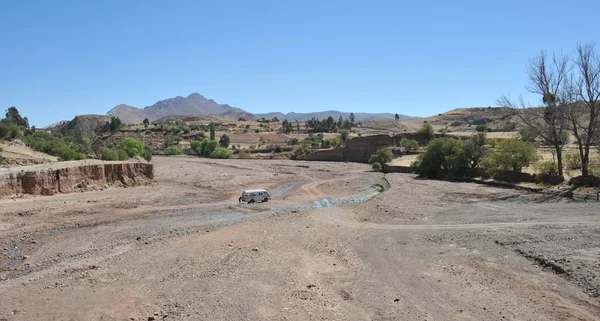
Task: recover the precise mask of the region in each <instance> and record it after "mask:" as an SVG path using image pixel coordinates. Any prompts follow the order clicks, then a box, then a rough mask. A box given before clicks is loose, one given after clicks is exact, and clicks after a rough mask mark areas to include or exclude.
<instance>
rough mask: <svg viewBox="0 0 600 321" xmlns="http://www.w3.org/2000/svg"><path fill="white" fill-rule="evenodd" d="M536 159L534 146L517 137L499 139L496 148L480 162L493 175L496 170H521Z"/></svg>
mask: <svg viewBox="0 0 600 321" xmlns="http://www.w3.org/2000/svg"><path fill="white" fill-rule="evenodd" d="M537 160H538V156H537V152H536V148H535V146H533V145H532V144H530V143H527V142H524V141H522V140H520V139H518V138H509V139H504V140H501V141H500V142H499V143H498V146H497V148H496V150H494V151H493V152H492V153H490V154H489V155H488V156H487V157H485V158H484V159H483V161H482V163H483V164H484V165H485V167H486V168H487V169H488V174H490V175H493V174H494V173H495V172H496V171H498V170H501V171H516V172H521V171H522V170H523V168H524V167H525V166H528V165H530V164H532V163H534V162H536V161H537Z"/></svg>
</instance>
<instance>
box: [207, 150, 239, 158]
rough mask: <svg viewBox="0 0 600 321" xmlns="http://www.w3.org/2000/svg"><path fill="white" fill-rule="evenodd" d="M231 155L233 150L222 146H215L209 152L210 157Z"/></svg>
mask: <svg viewBox="0 0 600 321" xmlns="http://www.w3.org/2000/svg"><path fill="white" fill-rule="evenodd" d="M231 156H233V152H232V151H231V150H229V149H226V148H223V147H217V148H215V150H213V151H212V152H211V153H210V158H221V159H225V158H231Z"/></svg>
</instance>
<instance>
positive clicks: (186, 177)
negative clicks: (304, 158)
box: [0, 157, 600, 320]
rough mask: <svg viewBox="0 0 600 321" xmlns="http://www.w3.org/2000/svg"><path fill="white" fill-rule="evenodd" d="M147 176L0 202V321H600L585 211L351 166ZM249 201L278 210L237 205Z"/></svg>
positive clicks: (293, 165)
mask: <svg viewBox="0 0 600 321" xmlns="http://www.w3.org/2000/svg"><path fill="white" fill-rule="evenodd" d="M155 162H156V172H157V183H156V184H155V185H153V186H149V187H142V188H134V189H110V190H106V191H103V192H90V193H85V194H71V195H57V196H53V197H47V198H41V197H38V198H28V199H17V200H14V201H13V200H8V201H2V202H0V249H2V252H1V254H2V255H1V256H0V298H2V299H1V300H0V320H2V319H6V320H152V319H153V320H161V319H164V320H598V319H600V318H599V317H598V316H600V301H599V300H598V296H597V295H596V292H594V289H596V288H600V283H599V282H600V261H599V257H600V256H599V255H598V254H600V240H599V239H598V238H597V235H598V233H600V218H599V217H598V215H597V213H598V212H599V210H600V206H598V204H596V203H568V202H563V201H559V202H557V203H552V204H548V203H541V202H540V201H539V200H538V199H537V198H536V196H535V195H529V194H518V193H516V192H514V191H508V190H497V189H492V188H489V187H483V186H476V185H471V184H452V183H447V182H436V181H422V180H413V179H412V178H411V177H410V176H409V175H402V174H391V175H386V176H385V177H384V176H383V175H382V174H379V173H373V172H370V171H369V167H368V166H367V165H360V164H350V163H348V164H347V163H302V162H290V161H251V160H245V161H241V160H231V161H210V160H202V159H197V158H188V157H175V158H160V157H158V158H157V159H156V160H155ZM384 185H385V186H388V185H389V187H390V188H389V190H387V191H385V192H383V193H380V189H379V187H378V186H384ZM259 187H266V188H269V190H270V191H271V194H272V195H274V198H273V200H272V201H271V202H268V203H259V204H253V205H245V204H242V205H240V204H238V203H237V197H238V194H239V192H240V191H241V190H242V189H245V188H259ZM564 213H570V214H569V215H564Z"/></svg>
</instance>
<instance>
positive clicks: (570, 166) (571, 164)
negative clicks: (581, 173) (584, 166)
mask: <svg viewBox="0 0 600 321" xmlns="http://www.w3.org/2000/svg"><path fill="white" fill-rule="evenodd" d="M564 164H565V169H566V170H567V172H569V173H570V172H572V171H575V170H581V156H580V155H579V153H566V154H565V156H564Z"/></svg>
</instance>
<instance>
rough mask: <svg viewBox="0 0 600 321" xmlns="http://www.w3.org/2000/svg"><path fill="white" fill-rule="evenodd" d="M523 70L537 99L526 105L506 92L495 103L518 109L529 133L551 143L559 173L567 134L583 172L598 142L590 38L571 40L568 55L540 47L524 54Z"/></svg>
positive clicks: (599, 104)
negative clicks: (571, 51) (571, 50)
mask: <svg viewBox="0 0 600 321" xmlns="http://www.w3.org/2000/svg"><path fill="white" fill-rule="evenodd" d="M526 73H527V76H528V78H529V85H528V86H527V90H528V92H530V93H532V94H535V95H536V96H537V97H538V98H539V103H538V104H536V105H530V104H528V103H526V102H525V101H524V99H523V98H522V97H519V99H517V100H512V99H510V98H509V97H507V96H503V97H502V98H500V99H499V101H498V103H499V104H500V105H502V106H506V107H510V108H511V109H512V110H513V112H514V113H515V114H516V115H518V117H519V118H520V120H521V121H522V122H523V124H524V125H525V127H526V131H525V132H527V134H528V135H529V138H530V139H531V138H534V139H535V138H538V137H539V138H540V139H541V141H542V143H543V144H545V145H547V146H550V147H551V148H552V150H553V155H554V156H555V157H556V163H557V167H558V174H559V175H560V176H563V173H564V164H563V163H564V155H563V154H564V153H563V150H564V148H565V146H566V145H567V144H568V143H569V140H570V137H571V135H572V137H573V138H574V140H575V144H576V146H577V154H578V155H577V157H578V162H579V165H580V169H581V173H582V175H583V176H588V175H589V174H590V161H591V151H592V150H593V148H594V147H596V148H598V147H600V56H599V55H598V52H597V51H596V49H595V46H594V44H580V45H577V48H576V50H575V52H574V54H572V55H567V54H562V53H561V54H556V53H554V54H552V55H549V54H548V53H547V52H546V51H542V52H541V53H540V54H539V55H537V56H536V57H533V58H532V59H530V61H529V64H528V66H527V69H526ZM532 107H541V108H532Z"/></svg>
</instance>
